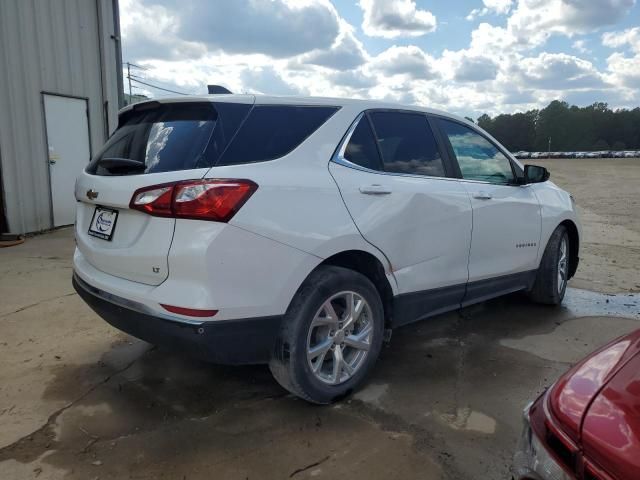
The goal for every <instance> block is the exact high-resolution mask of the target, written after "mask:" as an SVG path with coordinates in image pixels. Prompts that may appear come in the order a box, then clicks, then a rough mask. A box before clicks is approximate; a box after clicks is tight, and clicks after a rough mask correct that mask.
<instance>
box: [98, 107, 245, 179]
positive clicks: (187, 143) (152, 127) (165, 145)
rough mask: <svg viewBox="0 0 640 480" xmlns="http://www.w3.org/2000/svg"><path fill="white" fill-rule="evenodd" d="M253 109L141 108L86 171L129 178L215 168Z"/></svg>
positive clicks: (123, 122)
mask: <svg viewBox="0 0 640 480" xmlns="http://www.w3.org/2000/svg"><path fill="white" fill-rule="evenodd" d="M250 109H251V105H247V104H240V103H223V102H221V103H217V104H213V103H211V102H203V103H181V104H159V103H151V104H141V105H140V106H139V107H138V108H134V110H132V111H129V112H126V113H125V114H123V117H122V118H121V124H120V126H119V128H118V129H117V130H116V131H115V133H114V134H113V135H112V136H111V138H109V140H108V141H107V143H106V144H105V145H104V147H103V148H102V150H101V151H100V152H99V153H98V154H97V155H96V156H95V157H94V159H93V160H92V162H91V163H90V164H89V166H88V167H87V171H88V172H89V173H93V174H96V175H128V174H140V173H157V172H169V171H175V170H187V169H193V168H206V167H211V166H213V165H214V164H215V163H216V161H217V160H218V159H219V158H220V155H221V154H222V152H224V150H225V149H226V147H227V146H228V144H229V142H230V140H231V139H232V138H233V135H234V134H235V132H236V131H237V130H238V127H239V126H240V124H241V123H242V121H243V119H244V118H245V117H246V115H247V113H248V112H249V110H250Z"/></svg>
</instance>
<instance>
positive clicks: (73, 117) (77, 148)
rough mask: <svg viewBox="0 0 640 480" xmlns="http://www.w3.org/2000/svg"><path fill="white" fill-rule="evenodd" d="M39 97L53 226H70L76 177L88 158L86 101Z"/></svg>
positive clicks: (58, 97)
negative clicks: (45, 143)
mask: <svg viewBox="0 0 640 480" xmlns="http://www.w3.org/2000/svg"><path fill="white" fill-rule="evenodd" d="M43 96H44V116H45V125H46V128H47V146H48V149H49V151H48V162H49V177H50V181H51V202H52V205H53V225H54V226H55V227H59V226H61V225H71V224H73V223H74V220H75V214H76V200H75V196H74V186H75V181H76V177H77V176H78V175H79V174H80V172H82V170H83V169H84V168H85V167H86V166H87V165H88V163H89V160H90V157H91V152H90V147H89V117H88V115H87V101H86V100H85V99H82V98H72V97H64V96H60V95H50V94H44V95H43Z"/></svg>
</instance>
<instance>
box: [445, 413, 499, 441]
mask: <svg viewBox="0 0 640 480" xmlns="http://www.w3.org/2000/svg"><path fill="white" fill-rule="evenodd" d="M438 417H439V418H440V419H441V420H442V421H443V422H444V423H446V424H447V425H448V426H449V427H451V428H453V429H454V430H468V431H473V432H480V433H486V434H489V435H491V434H494V433H495V431H496V421H495V419H493V418H491V417H490V416H488V415H485V414H484V413H482V412H478V411H476V410H471V409H470V408H468V407H465V408H459V409H458V411H457V412H456V414H455V415H453V414H450V413H441V414H438Z"/></svg>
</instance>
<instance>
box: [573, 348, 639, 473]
mask: <svg viewBox="0 0 640 480" xmlns="http://www.w3.org/2000/svg"><path fill="white" fill-rule="evenodd" d="M582 448H583V450H584V453H585V456H586V457H587V458H589V459H591V460H593V461H595V462H596V463H598V464H599V465H600V467H602V468H603V469H604V470H605V471H607V472H608V473H609V474H610V475H611V476H613V477H614V478H619V479H631V478H634V479H636V478H640V355H635V356H634V357H633V358H632V359H631V360H629V361H628V362H627V363H626V364H625V365H624V366H623V367H622V368H621V369H620V370H619V371H618V372H617V373H616V374H615V375H614V376H613V377H612V378H611V379H610V380H609V381H608V382H607V384H606V385H605V386H604V388H602V389H601V390H600V392H599V393H598V395H597V396H596V398H595V399H594V400H593V402H592V403H591V407H589V410H588V411H587V415H586V416H585V417H584V420H583V423H582Z"/></svg>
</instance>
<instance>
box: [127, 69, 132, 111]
mask: <svg viewBox="0 0 640 480" xmlns="http://www.w3.org/2000/svg"><path fill="white" fill-rule="evenodd" d="M127 78H128V79H129V103H131V98H132V97H131V64H130V63H129V62H127Z"/></svg>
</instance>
